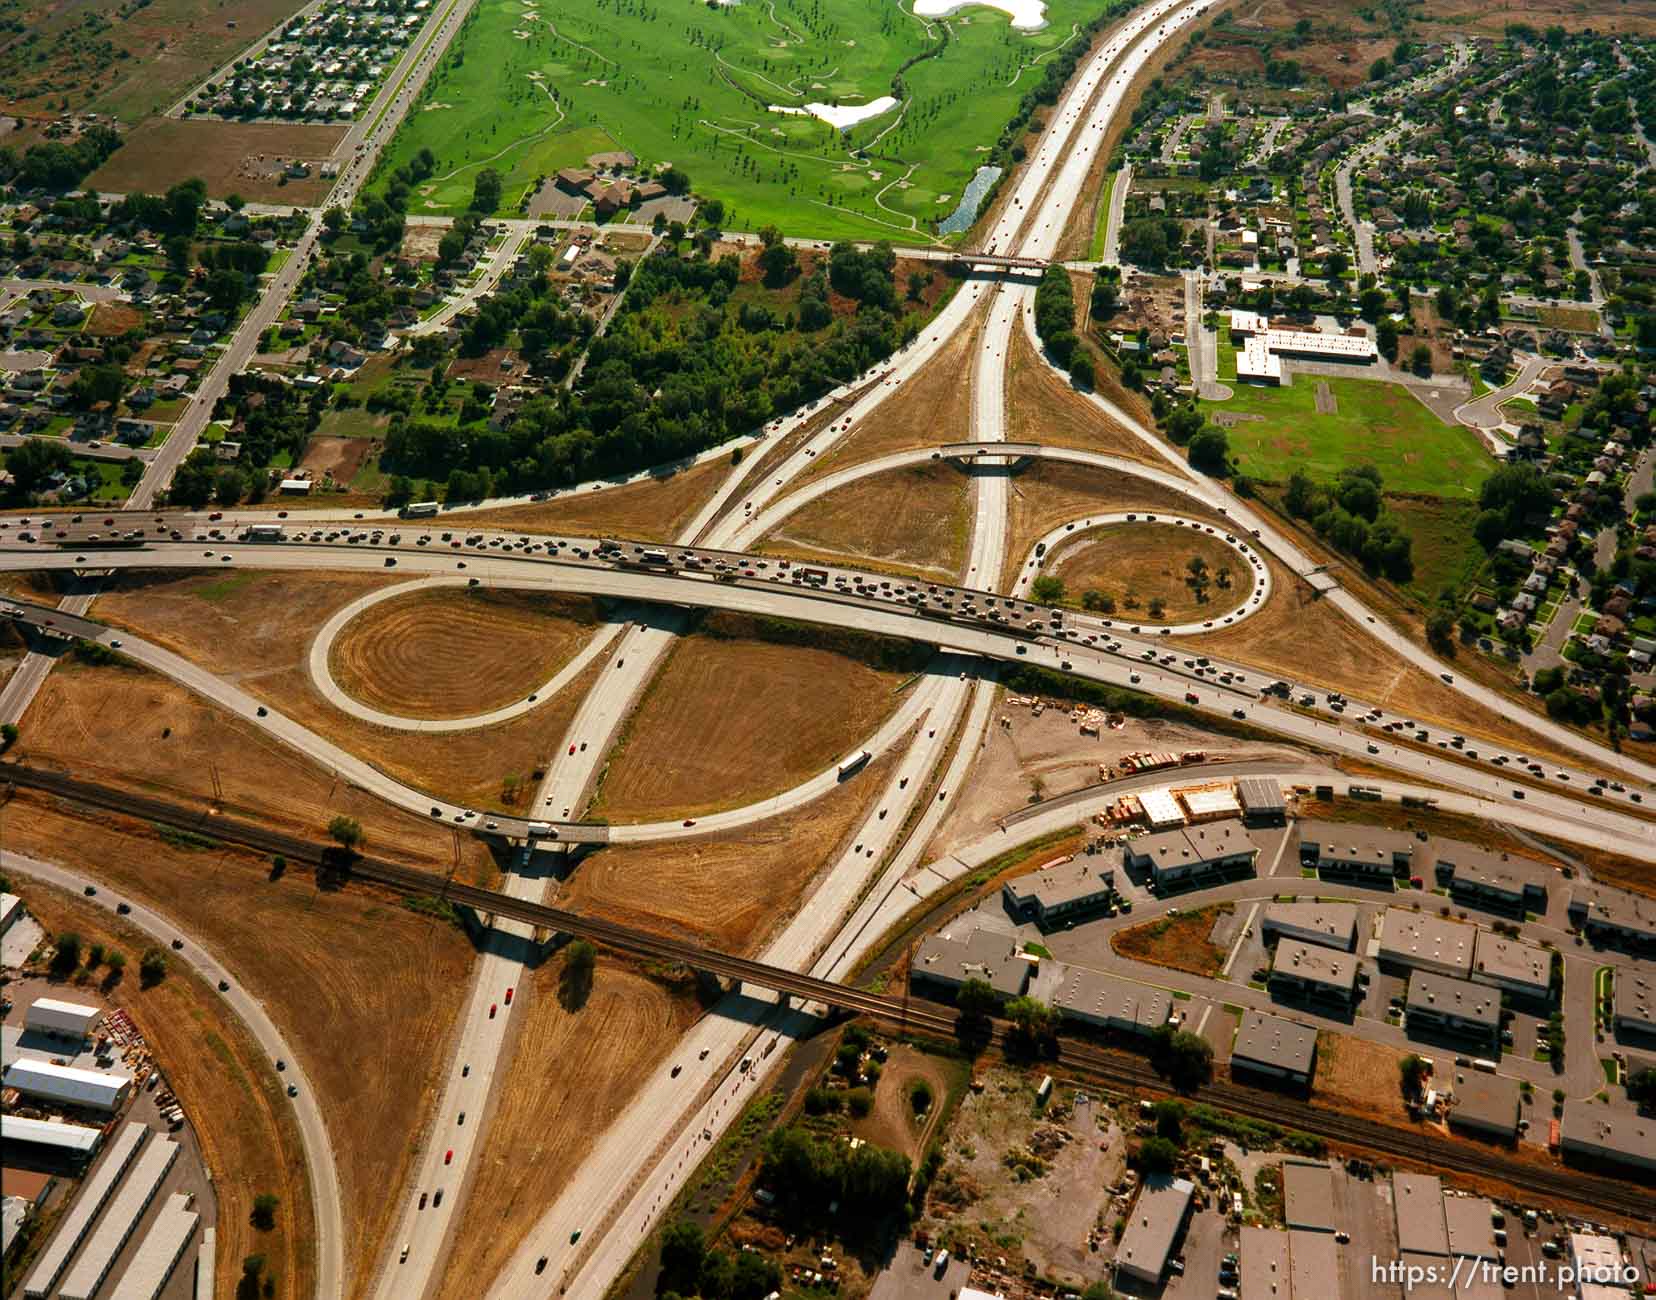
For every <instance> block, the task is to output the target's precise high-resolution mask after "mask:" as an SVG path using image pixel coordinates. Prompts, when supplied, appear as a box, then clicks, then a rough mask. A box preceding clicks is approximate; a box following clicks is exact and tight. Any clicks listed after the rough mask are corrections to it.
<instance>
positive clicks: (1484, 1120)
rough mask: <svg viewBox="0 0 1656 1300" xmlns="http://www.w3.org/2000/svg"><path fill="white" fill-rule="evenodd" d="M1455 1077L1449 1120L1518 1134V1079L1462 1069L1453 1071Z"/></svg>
mask: <svg viewBox="0 0 1656 1300" xmlns="http://www.w3.org/2000/svg"><path fill="white" fill-rule="evenodd" d="M1454 1077H1455V1108H1454V1109H1453V1110H1452V1111H1450V1112H1449V1113H1450V1115H1451V1116H1452V1117H1454V1118H1458V1119H1461V1120H1466V1121H1470V1122H1473V1123H1476V1124H1480V1125H1482V1126H1483V1127H1484V1128H1488V1129H1496V1130H1499V1131H1500V1132H1502V1133H1507V1134H1516V1133H1517V1132H1518V1092H1519V1089H1518V1080H1516V1079H1509V1078H1507V1077H1506V1076H1505V1075H1500V1074H1485V1073H1484V1072H1483V1071H1481V1070H1463V1069H1456V1071H1455V1076H1454ZM1451 1122H1453V1121H1451Z"/></svg>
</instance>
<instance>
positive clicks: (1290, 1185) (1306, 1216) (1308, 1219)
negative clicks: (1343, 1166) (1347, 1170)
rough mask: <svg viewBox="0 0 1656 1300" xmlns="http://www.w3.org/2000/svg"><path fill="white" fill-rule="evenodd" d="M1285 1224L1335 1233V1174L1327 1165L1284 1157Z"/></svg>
mask: <svg viewBox="0 0 1656 1300" xmlns="http://www.w3.org/2000/svg"><path fill="white" fill-rule="evenodd" d="M1282 1221H1283V1222H1284V1223H1285V1224H1287V1225H1288V1226H1289V1227H1290V1228H1300V1229H1303V1230H1304V1231H1306V1232H1333V1231H1334V1229H1335V1227H1336V1224H1335V1222H1334V1171H1333V1170H1332V1169H1330V1168H1329V1167H1328V1164H1327V1162H1325V1161H1322V1160H1299V1159H1295V1158H1294V1157H1293V1156H1287V1157H1284V1159H1283V1161H1282Z"/></svg>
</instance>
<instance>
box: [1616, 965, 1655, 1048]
mask: <svg viewBox="0 0 1656 1300" xmlns="http://www.w3.org/2000/svg"><path fill="white" fill-rule="evenodd" d="M1610 997H1611V1006H1612V1007H1613V1008H1614V1009H1615V1015H1616V1032H1617V1033H1618V1034H1645V1035H1647V1036H1651V1037H1656V981H1653V980H1652V978H1651V977H1650V976H1648V975H1645V974H1644V973H1643V972H1642V971H1641V970H1640V969H1639V968H1638V967H1629V966H1623V967H1621V968H1620V969H1619V970H1617V971H1616V973H1615V983H1614V984H1613V985H1612V986H1611V991H1610Z"/></svg>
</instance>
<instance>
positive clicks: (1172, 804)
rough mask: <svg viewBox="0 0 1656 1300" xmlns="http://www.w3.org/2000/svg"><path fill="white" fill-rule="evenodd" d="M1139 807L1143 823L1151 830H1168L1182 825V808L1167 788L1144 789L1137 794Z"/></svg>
mask: <svg viewBox="0 0 1656 1300" xmlns="http://www.w3.org/2000/svg"><path fill="white" fill-rule="evenodd" d="M1138 799H1139V807H1140V809H1142V810H1143V813H1144V824H1145V825H1146V826H1148V827H1149V828H1150V829H1151V830H1153V831H1163V830H1169V829H1171V828H1172V827H1175V826H1183V825H1184V820H1185V817H1184V809H1183V808H1181V807H1179V801H1178V800H1177V799H1175V798H1174V797H1173V792H1172V791H1171V790H1168V789H1165V788H1163V789H1159V790H1145V791H1142V792H1141V793H1140V794H1139V797H1138Z"/></svg>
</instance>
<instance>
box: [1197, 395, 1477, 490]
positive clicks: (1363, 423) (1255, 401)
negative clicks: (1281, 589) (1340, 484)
mask: <svg viewBox="0 0 1656 1300" xmlns="http://www.w3.org/2000/svg"><path fill="white" fill-rule="evenodd" d="M1319 382H1325V383H1327V384H1328V388H1329V391H1330V392H1331V393H1332V394H1333V396H1334V401H1335V405H1336V406H1337V408H1338V409H1337V410H1336V412H1335V413H1334V414H1332V415H1320V414H1318V412H1317V406H1316V390H1317V384H1318V383H1319ZM1235 392H1236V395H1235V396H1234V397H1232V398H1231V399H1230V400H1229V401H1224V402H1204V403H1202V406H1203V408H1204V409H1205V410H1206V411H1207V413H1208V415H1209V417H1210V418H1212V417H1219V416H1224V415H1240V416H1245V417H1252V416H1258V417H1260V418H1258V419H1252V418H1244V419H1240V420H1238V421H1236V422H1235V423H1234V424H1231V425H1230V426H1229V427H1228V429H1227V432H1228V433H1229V435H1230V445H1231V451H1232V453H1233V454H1234V455H1235V457H1236V460H1237V462H1238V464H1239V465H1240V466H1241V468H1242V471H1243V472H1244V473H1246V474H1252V475H1253V476H1254V477H1256V478H1263V479H1273V480H1276V481H1277V482H1283V481H1286V479H1287V478H1288V476H1289V475H1290V474H1291V473H1293V472H1294V471H1295V470H1304V471H1305V472H1306V473H1307V474H1309V475H1310V476H1311V477H1312V478H1313V479H1316V480H1317V481H1319V482H1327V481H1328V480H1330V479H1332V478H1333V477H1334V475H1335V474H1337V473H1338V472H1339V471H1340V470H1341V469H1343V468H1345V467H1346V466H1348V465H1362V464H1369V465H1373V466H1374V467H1375V468H1376V469H1378V470H1379V471H1380V474H1381V476H1382V477H1383V478H1384V479H1385V483H1386V489H1387V490H1388V491H1391V492H1419V493H1424V494H1426V495H1428V496H1440V497H1447V498H1449V499H1450V500H1457V501H1458V500H1467V499H1469V498H1474V497H1476V496H1477V494H1478V488H1479V486H1480V485H1481V484H1482V483H1483V481H1484V479H1486V478H1488V477H1489V475H1490V474H1491V473H1492V472H1493V471H1494V468H1495V461H1494V459H1493V458H1492V457H1491V456H1490V454H1489V453H1488V452H1487V451H1486V450H1484V447H1483V444H1482V443H1481V442H1480V441H1479V440H1478V435H1477V434H1475V433H1473V432H1472V430H1470V429H1467V428H1464V427H1463V426H1461V425H1446V424H1444V423H1443V422H1442V421H1441V420H1439V419H1438V418H1437V416H1435V415H1433V414H1432V412H1431V411H1429V410H1427V409H1426V407H1425V406H1423V405H1422V404H1421V403H1420V402H1419V401H1417V400H1416V399H1415V398H1414V397H1413V396H1412V395H1410V393H1408V392H1407V391H1406V390H1405V389H1404V388H1403V387H1402V386H1401V385H1399V384H1387V383H1381V382H1378V381H1376V380H1370V379H1328V380H1321V381H1320V380H1318V379H1317V378H1316V377H1315V376H1312V375H1299V376H1296V377H1295V379H1294V382H1293V383H1292V384H1291V385H1289V386H1288V387H1287V388H1263V387H1256V386H1254V385H1252V384H1239V385H1237V386H1236V390H1235Z"/></svg>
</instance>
